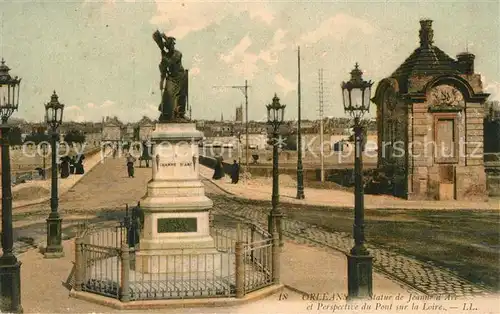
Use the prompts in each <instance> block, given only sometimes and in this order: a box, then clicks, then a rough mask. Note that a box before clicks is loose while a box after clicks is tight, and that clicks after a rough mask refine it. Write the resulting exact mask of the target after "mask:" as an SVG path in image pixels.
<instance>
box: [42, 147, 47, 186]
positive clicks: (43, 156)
mask: <svg viewBox="0 0 500 314" xmlns="http://www.w3.org/2000/svg"><path fill="white" fill-rule="evenodd" d="M42 154H43V155H42V160H43V166H42V167H43V169H42V179H43V180H45V179H46V178H47V176H46V173H45V170H46V168H47V164H46V159H47V144H46V143H43V144H42Z"/></svg>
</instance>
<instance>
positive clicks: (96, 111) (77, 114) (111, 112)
mask: <svg viewBox="0 0 500 314" xmlns="http://www.w3.org/2000/svg"><path fill="white" fill-rule="evenodd" d="M115 115H116V104H115V102H114V101H111V100H106V101H104V102H103V103H102V104H100V105H97V104H95V103H91V102H89V103H87V104H86V105H85V106H83V108H82V107H80V106H75V105H73V106H67V107H65V108H64V120H66V121H70V120H73V121H77V122H78V121H101V119H102V117H105V116H115Z"/></svg>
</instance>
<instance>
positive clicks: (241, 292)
mask: <svg viewBox="0 0 500 314" xmlns="http://www.w3.org/2000/svg"><path fill="white" fill-rule="evenodd" d="M243 250H244V246H243V242H241V241H237V242H236V245H235V248H234V253H235V255H236V297H237V298H243V297H244V296H245V260H244V252H243Z"/></svg>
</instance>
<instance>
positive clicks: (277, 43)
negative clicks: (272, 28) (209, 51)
mask: <svg viewBox="0 0 500 314" xmlns="http://www.w3.org/2000/svg"><path fill="white" fill-rule="evenodd" d="M285 35H286V31H284V30H282V29H278V30H276V32H275V33H274V36H273V38H272V39H271V41H270V43H269V44H268V45H266V46H269V49H265V50H261V51H260V52H259V53H258V54H255V53H251V52H248V51H247V50H248V48H250V46H252V40H251V39H250V37H249V35H248V34H247V35H245V37H243V38H242V39H241V40H240V41H239V43H238V44H237V45H236V46H234V47H233V49H231V50H230V51H229V52H228V53H227V54H224V53H222V54H220V56H219V58H220V60H222V61H224V62H225V63H227V64H231V65H232V68H233V70H234V72H236V73H237V74H242V75H244V76H245V77H246V78H248V79H251V78H252V77H253V76H254V75H255V73H256V72H257V71H258V68H259V67H258V64H257V63H258V62H259V61H263V62H265V63H267V64H268V65H273V64H276V63H277V62H278V61H279V53H280V52H281V51H283V50H285V49H286V47H287V45H286V44H285V43H283V39H284V37H285Z"/></svg>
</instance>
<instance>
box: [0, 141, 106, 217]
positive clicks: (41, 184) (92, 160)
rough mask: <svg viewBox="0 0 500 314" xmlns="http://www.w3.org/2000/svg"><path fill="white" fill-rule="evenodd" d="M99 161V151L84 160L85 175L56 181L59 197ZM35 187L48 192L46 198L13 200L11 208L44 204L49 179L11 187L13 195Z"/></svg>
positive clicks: (49, 185)
mask: <svg viewBox="0 0 500 314" xmlns="http://www.w3.org/2000/svg"><path fill="white" fill-rule="evenodd" d="M101 161H102V153H101V151H98V152H96V153H95V154H93V155H91V156H88V157H86V158H85V161H84V167H85V173H84V174H72V175H70V176H69V177H67V178H65V179H61V178H59V180H58V183H59V195H62V194H64V193H66V192H68V191H69V190H70V189H71V188H72V187H73V186H75V184H77V183H78V182H79V181H80V180H81V179H82V178H83V177H84V176H85V175H87V174H88V173H89V172H90V171H91V170H92V169H93V168H94V167H95V166H96V165H98V164H99V163H100V162H101ZM36 187H38V188H41V189H46V190H47V191H49V192H48V193H47V195H46V196H44V197H41V198H36V199H30V200H20V201H16V200H15V199H14V200H13V202H12V207H13V208H18V207H24V206H29V205H33V204H38V203H42V202H45V201H47V200H49V199H50V188H51V180H50V179H47V180H37V181H29V182H26V183H23V184H19V185H16V186H14V187H12V192H13V193H14V192H18V191H22V190H24V189H33V188H36ZM0 190H1V189H0Z"/></svg>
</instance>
